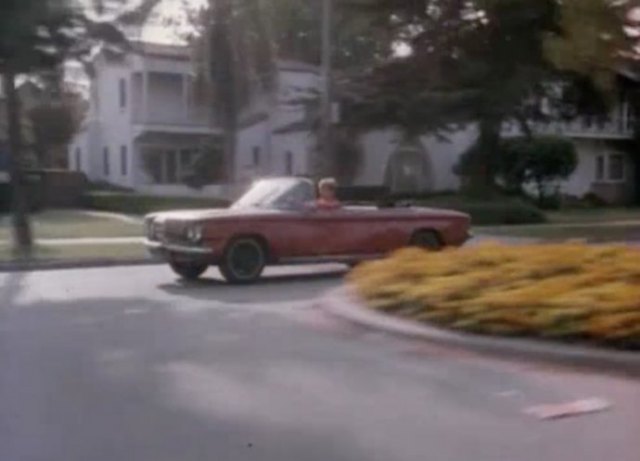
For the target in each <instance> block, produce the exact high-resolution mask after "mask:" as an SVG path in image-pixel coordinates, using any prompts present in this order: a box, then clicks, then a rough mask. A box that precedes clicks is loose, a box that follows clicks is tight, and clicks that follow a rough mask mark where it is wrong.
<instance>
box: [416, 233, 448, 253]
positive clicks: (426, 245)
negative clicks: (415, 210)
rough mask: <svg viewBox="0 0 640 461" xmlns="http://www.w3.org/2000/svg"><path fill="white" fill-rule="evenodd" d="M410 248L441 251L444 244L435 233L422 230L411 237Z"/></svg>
mask: <svg viewBox="0 0 640 461" xmlns="http://www.w3.org/2000/svg"><path fill="white" fill-rule="evenodd" d="M409 246H412V247H417V248H423V249H425V250H440V249H441V248H442V242H441V241H440V238H439V237H438V234H436V233H435V232H434V231H430V230H420V231H417V232H415V233H414V234H413V235H412V236H411V240H410V241H409Z"/></svg>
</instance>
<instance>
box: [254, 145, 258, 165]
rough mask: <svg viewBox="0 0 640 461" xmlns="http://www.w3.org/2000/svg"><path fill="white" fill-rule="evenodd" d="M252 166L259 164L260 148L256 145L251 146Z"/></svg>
mask: <svg viewBox="0 0 640 461" xmlns="http://www.w3.org/2000/svg"><path fill="white" fill-rule="evenodd" d="M253 166H260V148H259V147H258V146H255V147H254V148H253Z"/></svg>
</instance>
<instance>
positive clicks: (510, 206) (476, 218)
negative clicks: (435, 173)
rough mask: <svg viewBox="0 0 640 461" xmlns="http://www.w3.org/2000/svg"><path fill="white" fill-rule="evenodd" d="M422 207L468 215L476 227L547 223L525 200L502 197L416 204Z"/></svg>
mask: <svg viewBox="0 0 640 461" xmlns="http://www.w3.org/2000/svg"><path fill="white" fill-rule="evenodd" d="M416 204H418V205H421V206H427V207H432V208H447V209H452V210H456V211H461V212H463V213H467V214H468V215H470V216H471V222H472V224H473V225H475V226H479V225H480V226H482V225H487V226H489V225H493V226H496V225H503V224H539V223H544V222H546V220H547V219H546V216H545V214H544V213H543V212H542V211H540V210H539V209H538V208H536V207H535V206H533V205H531V204H528V203H526V202H525V201H523V200H520V199H516V198H510V197H501V198H495V199H492V200H476V199H472V198H467V197H464V196H460V195H452V196H443V197H433V198H430V199H424V200H420V201H418V202H416Z"/></svg>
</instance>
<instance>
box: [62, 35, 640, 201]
mask: <svg viewBox="0 0 640 461" xmlns="http://www.w3.org/2000/svg"><path fill="white" fill-rule="evenodd" d="M277 70H278V72H277V78H276V85H275V91H274V92H272V93H271V94H265V93H261V92H259V91H255V92H254V94H253V95H252V98H251V103H250V104H249V107H247V108H246V109H245V110H244V111H243V114H242V115H241V118H240V130H239V133H238V139H237V150H236V157H235V161H234V169H235V171H234V176H235V178H234V179H235V181H234V182H235V183H236V184H240V185H242V184H246V183H247V182H248V181H251V180H252V179H253V178H256V177H260V176H265V175H289V174H295V175H308V174H310V173H311V172H312V167H313V165H312V156H313V151H314V144H315V143H314V137H313V135H312V133H311V131H310V125H309V120H310V117H309V114H310V113H309V109H310V107H305V106H304V105H303V104H292V103H291V101H293V100H297V99H299V98H300V97H301V96H309V94H312V93H317V91H318V89H319V88H320V84H321V77H320V75H319V71H318V68H317V67H315V66H312V65H309V64H304V63H300V62H291V61H284V60H281V61H278V63H277ZM193 79H194V77H193V66H192V62H191V60H190V56H189V51H188V49H187V48H186V47H180V46H168V45H155V44H149V43H136V44H135V45H134V48H133V52H131V53H129V54H128V55H126V56H124V57H110V56H108V55H105V54H102V55H100V56H98V57H97V59H96V62H95V76H94V78H93V79H92V83H91V91H90V111H89V116H88V118H87V120H86V123H85V125H84V127H83V130H82V131H81V132H80V133H79V134H78V136H77V137H76V138H75V140H74V141H73V143H72V144H71V146H70V149H69V165H70V166H71V167H72V168H73V169H77V170H81V171H84V172H85V173H86V174H87V175H88V176H89V178H90V179H92V180H94V181H106V182H109V183H112V184H117V185H121V186H125V187H129V188H132V189H135V190H138V191H141V192H144V193H152V194H165V195H185V194H190V195H194V194H202V195H216V196H229V195H233V193H234V192H235V190H236V188H234V187H229V186H224V185H214V186H208V187H206V188H204V189H203V190H201V191H194V190H193V189H190V188H188V187H187V186H185V185H184V183H183V173H184V172H185V171H187V170H188V169H189V168H190V165H191V163H192V162H193V160H194V158H195V156H197V155H198V152H200V150H201V148H202V147H203V146H205V145H209V146H211V145H216V144H217V143H219V141H220V136H221V131H220V129H219V128H218V127H217V126H216V124H215V122H214V120H213V119H212V116H211V114H212V111H211V110H210V108H209V107H208V106H207V104H206V102H205V101H198V100H196V99H195V98H194V92H193V91H192V89H193V88H192V87H193ZM634 123H635V122H634V119H633V114H631V110H630V108H629V105H628V104H627V103H626V102H624V101H621V103H620V104H619V106H618V107H617V108H616V109H615V110H614V111H613V113H612V115H611V116H610V118H609V120H608V121H607V122H606V123H589V122H588V121H587V120H577V121H574V122H571V123H564V124H562V123H553V124H549V125H539V126H535V127H534V129H535V130H536V131H538V132H541V133H556V134H559V135H563V136H567V137H570V138H571V139H573V140H574V141H575V143H576V146H577V148H578V155H579V165H578V168H577V171H576V172H575V173H574V174H573V175H572V177H571V178H569V180H567V181H565V182H563V183H562V184H561V189H562V192H563V193H565V194H568V195H573V196H577V197H581V196H584V195H585V194H587V193H590V192H591V193H594V194H596V195H599V196H601V197H602V198H604V199H605V200H607V201H610V202H621V201H625V200H626V199H627V198H628V197H629V196H630V195H631V194H632V193H633V184H634V182H635V179H634V171H633V170H634V167H633V162H632V161H631V159H630V156H629V155H628V154H627V153H625V152H624V151H623V150H622V149H618V148H617V147H616V142H621V141H627V140H631V139H632V138H633V127H634ZM505 134H506V135H516V134H517V130H516V129H515V128H514V127H512V126H505ZM475 138H476V131H475V128H474V127H472V126H470V127H468V128H467V129H463V130H460V131H458V132H456V133H453V134H451V135H449V136H448V139H447V140H442V139H439V138H435V137H432V136H424V137H422V138H420V139H419V140H414V141H413V142H411V143H407V142H405V141H403V139H402V138H401V137H400V136H399V135H398V134H397V133H394V132H393V131H392V130H377V131H372V132H369V133H366V134H364V135H362V136H361V137H360V139H359V141H360V143H361V145H362V148H363V152H364V155H363V159H362V162H361V164H360V166H359V169H358V171H357V174H356V177H355V179H354V184H355V185H362V186H371V185H374V186H377V185H383V184H385V185H387V186H390V187H391V188H393V189H396V190H407V191H431V192H436V191H450V190H456V189H458V188H459V186H460V178H459V177H458V176H456V175H455V174H454V173H453V167H454V165H456V163H457V162H458V160H459V158H460V155H461V154H462V153H463V152H464V151H466V149H467V148H468V147H469V146H470V145H471V144H472V143H473V142H474V141H475Z"/></svg>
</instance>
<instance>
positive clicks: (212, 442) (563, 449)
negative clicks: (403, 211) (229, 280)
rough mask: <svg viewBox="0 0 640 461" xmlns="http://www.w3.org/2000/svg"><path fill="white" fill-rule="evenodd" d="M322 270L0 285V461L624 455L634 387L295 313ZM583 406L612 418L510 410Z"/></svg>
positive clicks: (633, 439)
mask: <svg viewBox="0 0 640 461" xmlns="http://www.w3.org/2000/svg"><path fill="white" fill-rule="evenodd" d="M336 269H337V268H332V267H328V268H306V269H304V270H302V269H286V268H283V269H278V271H276V272H272V273H271V275H270V277H268V278H267V279H265V280H264V281H263V282H262V283H260V284H257V285H254V286H250V287H230V286H227V285H225V284H223V283H222V282H220V281H218V280H217V279H216V278H215V276H216V273H215V271H211V273H210V274H208V275H210V276H211V277H212V278H211V279H207V280H205V281H203V282H201V283H198V284H190V285H185V284H182V283H180V282H178V281H177V280H176V279H175V278H174V277H173V275H172V274H171V273H170V272H169V271H168V270H167V269H165V268H164V267H137V268H110V269H95V270H86V269H84V270H69V271H55V272H38V273H14V274H0V300H1V301H2V302H1V303H0V460H2V461H116V460H117V461H196V460H197V461H200V460H202V461H204V460H207V461H210V460H215V461H227V460H239V461H251V460H260V461H290V460H291V461H313V460H321V461H342V460H344V461H352V460H353V461H364V460H367V461H395V460H402V461H405V460H406V461H413V460H416V461H418V460H419V461H425V460H428V461H445V460H447V461H448V460H451V461H516V460H517V461H520V460H524V461H528V460H544V461H572V460H580V461H602V460H611V461H614V460H615V461H638V460H639V459H640V438H639V434H640V385H639V383H638V382H637V381H636V382H634V381H631V380H627V379H623V378H620V377H611V376H597V375H590V374H582V373H579V372H577V371H572V370H567V369H560V368H547V367H541V366H533V365H528V364H518V363H508V362H501V361H495V360H489V359H487V358H483V357H478V356H474V355H473V354H470V353H463V352H460V351H451V350H446V349H441V348H440V349H437V348H433V347H430V346H427V345H424V344H418V343H413V342H406V341H401V340H398V339H394V338H390V337H387V336H384V335H381V334H376V333H372V332H366V331H361V330H359V329H354V328H352V327H349V326H347V325H344V324H341V323H338V322H336V321H333V320H331V319H329V318H326V317H325V316H323V315H322V313H320V312H319V311H318V310H317V309H314V308H313V300H314V298H315V297H317V296H318V295H319V294H320V293H322V292H323V291H324V290H326V289H329V288H331V287H334V286H337V285H338V284H340V283H341V271H340V270H339V269H338V270H337V271H336ZM304 271H307V272H310V273H311V274H312V275H304V274H303V272H304ZM292 274H297V275H296V276H293V277H292ZM590 397H600V398H605V399H608V400H609V401H610V402H611V403H612V404H613V407H612V409H611V410H609V411H606V412H603V413H599V414H592V415H583V416H578V417H575V418H570V419H565V420H558V421H539V420H537V419H535V418H533V417H531V416H529V415H527V414H525V413H524V411H525V410H526V409H527V408H528V407H530V406H533V405H540V404H555V403H564V402H568V401H573V400H575V399H582V398H590Z"/></svg>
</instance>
